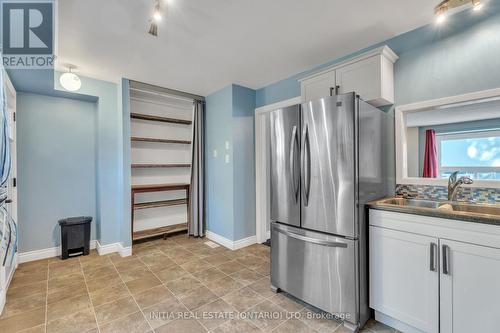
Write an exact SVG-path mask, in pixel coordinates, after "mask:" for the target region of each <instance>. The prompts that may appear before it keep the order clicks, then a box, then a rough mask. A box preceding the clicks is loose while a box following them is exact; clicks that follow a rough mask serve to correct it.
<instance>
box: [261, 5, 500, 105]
mask: <svg viewBox="0 0 500 333" xmlns="http://www.w3.org/2000/svg"><path fill="white" fill-rule="evenodd" d="M353 38H356V36H353ZM384 44H386V45H388V46H389V47H391V48H392V49H393V50H394V51H395V52H396V53H397V54H398V55H399V57H400V58H399V60H398V61H397V62H396V65H395V90H396V91H395V93H396V96H395V98H396V105H398V104H406V103H412V102H417V101H422V100H428V99H434V98H439V97H445V96H450V95H458V94H463V93H467V92H472V91H479V90H485V89H490V88H498V87H500V66H499V65H498V63H499V62H498V61H499V60H498V59H500V3H499V2H493V1H490V2H488V4H487V7H485V10H484V11H482V12H474V11H472V10H467V11H464V12H462V13H459V14H456V15H454V16H452V17H449V18H448V20H447V21H446V23H445V24H443V25H442V26H437V25H436V24H430V25H427V26H424V27H422V28H419V29H416V30H413V31H410V32H408V33H405V34H402V35H400V36H397V37H395V38H392V39H389V40H387V41H385V42H382V43H379V44H376V45H372V46H370V47H367V48H365V49H363V50H360V51H358V52H356V53H353V54H350V55H348V56H346V57H343V58H340V59H335V60H332V61H331V62H329V63H327V64H323V65H320V66H317V67H315V68H313V69H311V70H308V71H305V72H303V73H299V74H296V75H294V76H292V77H289V78H287V79H284V80H281V81H279V82H276V83H274V84H271V85H268V86H266V87H263V88H261V89H259V90H257V95H256V105H257V107H259V106H263V105H266V104H271V103H275V102H278V101H281V100H285V99H289V98H292V97H296V96H299V95H300V84H299V82H298V81H297V80H298V79H299V78H302V77H304V76H307V74H309V73H311V72H312V71H316V70H318V69H321V68H323V67H326V66H329V65H332V64H335V63H339V62H342V61H344V60H346V59H348V58H351V57H353V56H356V55H359V54H360V53H363V52H366V51H368V50H370V49H373V48H376V47H379V46H381V45H384Z"/></svg>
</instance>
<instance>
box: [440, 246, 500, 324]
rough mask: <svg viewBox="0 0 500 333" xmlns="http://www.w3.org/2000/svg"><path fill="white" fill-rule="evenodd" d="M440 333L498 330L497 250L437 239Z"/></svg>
mask: <svg viewBox="0 0 500 333" xmlns="http://www.w3.org/2000/svg"><path fill="white" fill-rule="evenodd" d="M440 244H441V253H442V258H441V259H442V260H441V261H442V264H441V266H442V267H441V276H440V279H441V308H440V310H441V333H452V332H453V333H470V332H498V330H499V329H500V281H499V280H500V249H494V248H490V247H485V246H479V245H473V244H469V243H462V242H456V241H449V240H440Z"/></svg>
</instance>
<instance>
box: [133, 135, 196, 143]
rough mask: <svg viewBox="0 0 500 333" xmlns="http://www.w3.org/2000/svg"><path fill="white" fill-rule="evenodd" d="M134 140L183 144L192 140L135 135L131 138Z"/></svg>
mask: <svg viewBox="0 0 500 333" xmlns="http://www.w3.org/2000/svg"><path fill="white" fill-rule="evenodd" d="M130 140H131V141H132V142H155V143H173V144H181V145H190V144H191V141H187V140H170V139H157V138H142V137H137V136H133V137H131V138H130Z"/></svg>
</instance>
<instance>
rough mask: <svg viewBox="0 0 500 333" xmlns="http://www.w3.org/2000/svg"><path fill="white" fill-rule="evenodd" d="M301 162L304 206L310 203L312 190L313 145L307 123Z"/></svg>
mask: <svg viewBox="0 0 500 333" xmlns="http://www.w3.org/2000/svg"><path fill="white" fill-rule="evenodd" d="M302 146H303V149H302V153H301V164H302V171H303V173H302V189H303V193H302V194H303V195H302V196H303V198H304V206H306V207H307V206H308V205H309V193H310V191H311V147H310V142H309V127H308V126H307V125H305V129H304V144H303V145H302Z"/></svg>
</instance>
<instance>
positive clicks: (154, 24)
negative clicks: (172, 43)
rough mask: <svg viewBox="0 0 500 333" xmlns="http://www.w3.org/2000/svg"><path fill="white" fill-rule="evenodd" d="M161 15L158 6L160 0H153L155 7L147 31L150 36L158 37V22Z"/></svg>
mask: <svg viewBox="0 0 500 333" xmlns="http://www.w3.org/2000/svg"><path fill="white" fill-rule="evenodd" d="M162 18H163V15H162V11H161V7H160V0H155V7H154V11H153V19H152V20H151V25H150V26H149V31H148V33H149V34H150V35H152V36H155V37H158V23H159V22H160V21H161V20H162Z"/></svg>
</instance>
